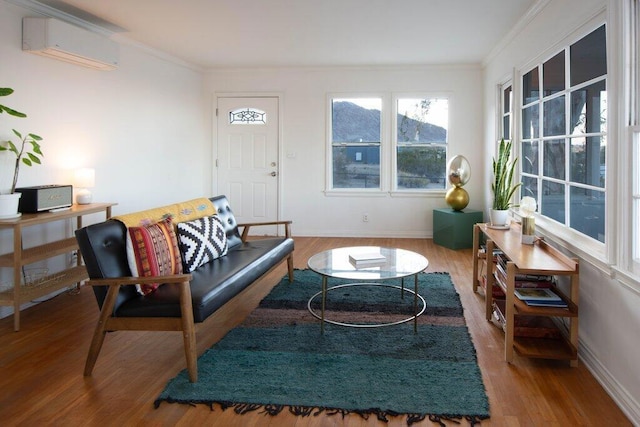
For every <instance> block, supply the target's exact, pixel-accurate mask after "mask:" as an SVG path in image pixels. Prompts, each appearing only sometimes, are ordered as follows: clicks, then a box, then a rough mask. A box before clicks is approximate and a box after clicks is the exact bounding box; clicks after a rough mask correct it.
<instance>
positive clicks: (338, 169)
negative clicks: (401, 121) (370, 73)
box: [331, 98, 382, 189]
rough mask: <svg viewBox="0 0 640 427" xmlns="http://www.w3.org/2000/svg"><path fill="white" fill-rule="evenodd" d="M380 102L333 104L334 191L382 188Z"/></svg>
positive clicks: (353, 100) (335, 101)
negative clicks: (338, 189) (340, 189)
mask: <svg viewBox="0 0 640 427" xmlns="http://www.w3.org/2000/svg"><path fill="white" fill-rule="evenodd" d="M381 110H382V99H381V98H334V99H332V100H331V152H332V165H333V174H332V176H333V188H378V189H379V188H380V144H381V139H382V138H381V133H382V131H381Z"/></svg>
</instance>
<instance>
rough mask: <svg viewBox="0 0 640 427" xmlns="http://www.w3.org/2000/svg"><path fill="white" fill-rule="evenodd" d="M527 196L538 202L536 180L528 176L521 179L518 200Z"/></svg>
mask: <svg viewBox="0 0 640 427" xmlns="http://www.w3.org/2000/svg"><path fill="white" fill-rule="evenodd" d="M525 196H529V197H533V198H534V199H536V200H538V178H532V177H530V176H523V177H522V185H521V186H520V198H522V197H525Z"/></svg>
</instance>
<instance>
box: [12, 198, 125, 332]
mask: <svg viewBox="0 0 640 427" xmlns="http://www.w3.org/2000/svg"><path fill="white" fill-rule="evenodd" d="M115 204H116V203H92V204H88V205H73V206H72V207H71V208H69V209H66V210H60V211H55V212H40V213H25V214H23V215H22V216H20V217H19V218H16V219H5V220H0V229H3V228H7V229H12V230H13V252H12V253H8V254H4V255H0V267H7V268H13V288H12V289H8V290H4V291H2V292H0V306H13V309H14V313H13V328H14V330H15V331H19V330H20V306H21V305H22V304H24V303H25V302H29V301H32V300H34V299H36V298H40V297H42V296H44V295H47V294H50V293H52V292H54V291H57V290H59V289H63V288H65V287H68V286H70V285H72V284H74V283H78V284H79V283H80V282H81V281H83V280H85V279H87V278H88V275H87V270H86V269H85V267H84V265H82V260H81V257H80V254H79V253H78V254H77V265H75V266H73V267H71V268H68V269H66V270H63V271H60V272H57V273H53V274H48V275H46V276H44V277H38V278H37V280H36V281H34V282H31V283H23V280H22V279H23V277H22V276H23V271H22V270H23V267H24V266H25V265H28V264H32V263H35V262H37V261H42V260H45V259H47V258H52V257H55V256H58V255H63V254H66V253H69V252H74V251H76V250H77V249H78V244H77V242H76V238H75V236H74V235H73V232H72V233H71V234H72V235H71V236H70V237H67V238H64V239H62V240H58V241H55V242H49V243H44V244H41V245H38V246H34V247H30V248H25V247H24V246H23V241H22V232H23V230H24V228H26V227H30V226H34V225H41V224H47V223H50V222H54V221H60V220H66V219H72V218H76V226H77V228H80V227H82V216H83V215H88V214H93V213H99V212H105V215H106V218H107V219H108V218H110V217H111V207H112V206H114V205H115Z"/></svg>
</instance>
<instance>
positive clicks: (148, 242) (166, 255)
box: [127, 218, 182, 295]
mask: <svg viewBox="0 0 640 427" xmlns="http://www.w3.org/2000/svg"><path fill="white" fill-rule="evenodd" d="M127 261H128V263H129V268H130V269H131V274H132V275H133V276H136V277H151V276H164V275H170V274H180V273H182V262H181V259H180V251H179V249H178V241H177V239H176V233H175V231H174V229H173V224H172V222H171V218H167V219H165V220H163V221H160V222H157V223H155V224H150V225H145V226H141V227H129V228H128V229H127ZM158 286H160V283H153V284H150V285H136V287H137V289H138V292H140V293H141V294H142V295H149V294H150V293H152V292H153V291H155V290H156V289H158Z"/></svg>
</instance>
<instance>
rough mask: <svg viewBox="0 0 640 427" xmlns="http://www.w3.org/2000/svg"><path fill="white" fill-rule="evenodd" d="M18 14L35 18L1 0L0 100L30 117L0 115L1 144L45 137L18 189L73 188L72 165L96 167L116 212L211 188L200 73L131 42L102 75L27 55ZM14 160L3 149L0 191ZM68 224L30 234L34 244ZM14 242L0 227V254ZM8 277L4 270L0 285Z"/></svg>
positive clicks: (100, 195) (100, 196)
mask: <svg viewBox="0 0 640 427" xmlns="http://www.w3.org/2000/svg"><path fill="white" fill-rule="evenodd" d="M23 16H35V15H34V13H32V12H29V11H27V10H25V9H23V8H21V7H18V6H15V5H12V4H8V3H6V2H4V1H0V87H11V88H13V89H14V90H15V92H14V94H12V95H10V96H9V97H3V98H1V99H0V103H2V104H3V105H7V106H9V107H12V108H14V109H16V110H19V111H22V112H24V113H26V114H27V116H28V117H27V118H24V119H19V118H14V117H11V116H8V115H7V114H2V115H0V141H4V140H6V139H8V138H10V137H11V136H12V133H11V129H12V128H15V129H17V130H19V131H23V132H33V133H36V134H38V135H40V136H42V137H43V138H44V141H43V143H42V150H43V152H44V160H43V165H41V166H35V167H32V168H29V167H22V168H21V171H20V177H19V180H18V186H31V185H44V184H72V183H73V180H72V178H73V170H74V169H75V168H77V167H81V166H85V167H93V168H95V170H96V187H95V188H94V189H93V195H94V200H95V201H100V202H103V201H104V202H116V203H118V205H117V206H116V207H114V209H113V212H114V214H118V213H126V212H132V211H136V210H140V209H144V208H148V207H153V206H159V205H162V204H169V203H174V202H178V201H182V200H186V199H189V198H195V197H201V196H209V195H210V194H211V165H210V159H211V154H210V153H211V150H210V147H211V139H210V138H211V136H210V123H211V119H210V116H211V111H210V107H211V103H210V102H209V98H208V97H206V96H205V95H204V91H203V89H202V83H203V79H202V74H201V73H200V72H198V71H194V70H192V69H188V68H185V67H183V66H178V65H175V64H172V63H170V62H168V61H166V60H163V59H160V58H159V57H156V56H152V55H150V54H149V53H146V52H145V51H143V50H140V49H137V48H134V47H132V46H121V47H120V67H119V68H118V69H117V70H114V71H108V72H107V71H95V70H92V69H89V68H83V67H80V66H77V65H73V64H69V63H66V62H61V61H57V60H54V59H49V58H44V57H40V56H37V55H33V54H30V53H27V52H23V51H22V17H23ZM13 161H14V158H13V157H11V156H9V155H8V154H7V153H0V191H3V192H6V191H8V189H9V187H10V184H11V179H12V176H13ZM102 218H103V217H102ZM100 219H101V218H97V219H96V220H100ZM88 220H89V221H88V222H90V221H91V220H92V218H89V219H88ZM34 228H38V227H34ZM65 229H67V230H70V225H69V224H66V225H64V226H61V225H60V224H56V225H54V226H52V227H50V229H49V230H46V231H45V230H42V229H40V230H29V231H28V233H29V234H30V235H31V234H33V235H34V236H33V239H32V240H33V243H30V244H35V243H38V240H42V239H50V240H51V239H55V238H57V237H56V236H58V235H61V234H63V233H64V231H65ZM11 243H12V237H11V233H10V232H9V231H7V230H0V253H7V252H11V250H12V246H11ZM10 273H11V270H10V269H6V268H2V269H0V281H3V280H8V278H9V277H10ZM2 310H3V311H0V314H2V313H3V312H5V313H6V310H5V309H2Z"/></svg>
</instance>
